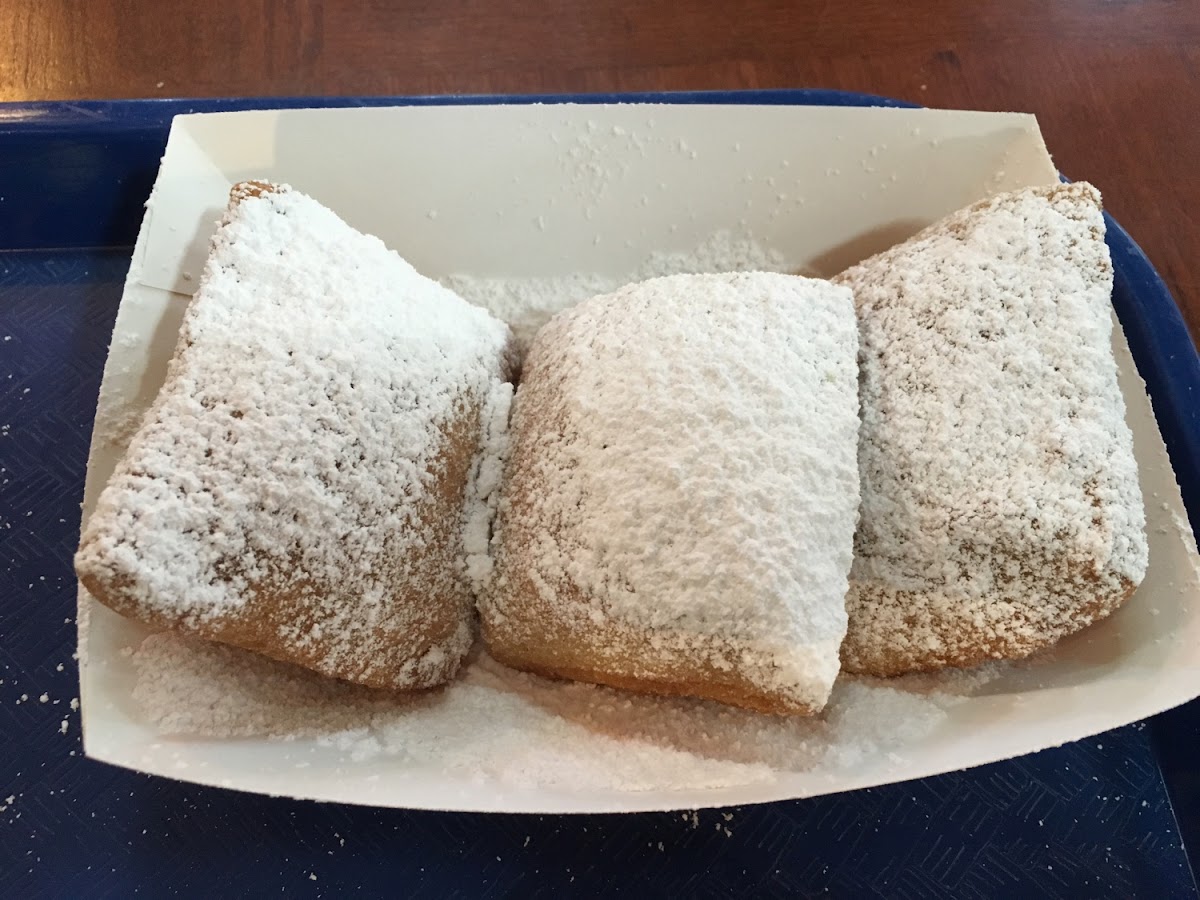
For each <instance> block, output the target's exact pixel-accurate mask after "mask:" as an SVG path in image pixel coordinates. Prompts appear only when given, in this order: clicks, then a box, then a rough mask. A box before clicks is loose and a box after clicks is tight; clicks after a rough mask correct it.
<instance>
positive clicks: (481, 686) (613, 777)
mask: <svg viewBox="0 0 1200 900" xmlns="http://www.w3.org/2000/svg"><path fill="white" fill-rule="evenodd" d="M133 661H134V665H135V666H136V669H137V672H138V678H137V684H136V687H135V689H134V699H135V700H136V701H137V703H138V704H139V706H140V707H141V709H142V711H143V713H144V714H145V716H146V717H147V718H148V719H149V720H150V721H151V722H152V723H153V724H154V725H155V726H156V727H158V729H159V730H160V731H161V732H163V733H164V734H166V735H177V736H187V737H204V738H227V739H232V738H250V737H253V738H264V737H269V738H272V739H275V740H280V741H288V740H293V739H297V738H304V739H308V740H310V741H314V740H315V741H316V743H318V744H319V745H321V746H323V747H325V748H327V749H328V750H332V751H334V752H336V753H338V754H340V756H341V759H342V760H343V761H344V762H345V763H346V764H347V765H352V764H354V763H361V762H366V761H369V760H374V761H378V760H380V759H390V760H394V761H395V762H396V764H397V765H398V766H401V767H405V768H408V767H433V768H437V769H440V770H442V771H444V772H447V773H451V774H457V775H460V776H464V777H471V778H481V777H482V778H488V779H493V780H495V781H496V782H498V783H500V784H503V785H507V786H510V787H564V788H567V787H569V788H571V789H573V790H589V789H591V790H621V791H649V790H683V789H710V788H720V787H731V786H735V785H747V784H756V783H766V782H770V781H773V780H774V779H775V777H776V776H777V775H778V773H780V772H788V771H792V772H800V771H807V770H812V769H820V770H823V771H830V772H835V771H846V770H851V769H853V767H854V766H856V765H858V764H860V763H861V762H863V761H864V760H866V759H869V758H874V757H879V756H886V755H893V756H895V755H896V754H899V753H902V752H903V750H904V746H905V745H906V744H908V743H911V742H913V741H916V740H919V739H921V738H923V737H925V736H927V735H929V734H931V733H933V732H934V731H936V730H937V729H938V728H939V727H940V726H941V724H942V723H943V722H944V721H945V719H946V715H947V710H949V709H950V708H952V707H953V706H955V705H956V704H958V703H961V702H962V701H963V699H964V696H965V695H966V694H969V693H970V691H971V690H973V689H974V688H975V687H978V686H981V685H982V684H983V683H986V681H988V680H989V674H988V673H982V674H981V673H976V674H975V675H974V676H973V678H972V681H973V683H972V684H969V685H965V687H964V688H963V689H962V690H961V691H960V690H956V688H955V685H954V682H953V680H950V681H947V682H945V683H944V684H943V685H942V686H941V687H940V688H938V689H934V688H932V686H931V685H929V684H924V685H923V684H921V683H914V685H913V686H912V687H913V688H914V689H912V690H909V689H908V685H907V684H906V679H893V680H891V681H889V682H887V683H886V684H885V683H883V682H878V681H875V680H872V679H867V678H861V679H860V678H842V679H840V680H839V681H838V683H837V685H836V686H835V687H834V696H833V699H832V701H831V703H830V707H829V709H828V710H827V711H826V712H825V714H823V715H821V716H817V717H812V718H791V717H780V716H768V715H762V714H759V713H754V712H749V711H746V710H740V709H736V708H734V707H730V706H725V705H724V704H720V703H714V702H709V701H704V700H692V699H687V698H677V697H670V698H667V697H651V696H642V695H637V694H630V693H627V692H624V691H620V690H616V689H611V688H604V687H597V686H594V685H589V684H582V683H576V682H567V681H555V680H551V679H546V678H541V677H538V676H536V675H529V674H526V673H523V672H517V671H515V670H512V669H508V668H506V667H504V666H502V665H500V664H499V663H497V662H495V661H494V660H492V659H490V658H489V657H488V656H486V655H480V656H479V657H478V658H477V659H475V660H474V661H473V662H472V663H471V664H470V665H469V666H467V667H466V668H465V670H464V671H463V672H462V674H461V675H460V676H459V678H458V679H457V680H456V681H455V682H453V683H452V684H451V685H450V686H448V687H447V688H444V689H435V690H433V691H428V692H424V693H419V694H410V695H405V694H392V693H386V692H380V691H373V690H371V689H369V688H362V687H358V686H355V685H349V684H345V683H342V682H338V681H334V680H331V679H326V678H322V677H320V676H318V675H314V674H313V673H310V672H308V671H306V670H303V669H299V668H296V667H293V666H289V665H286V664H283V663H277V662H274V661H273V660H269V659H266V658H263V657H258V656H255V655H253V654H251V653H248V652H246V651H242V650H238V649H236V648H232V647H227V646H224V645H221V644H214V643H210V642H207V641H202V640H199V639H196V638H191V637H187V636H183V635H179V634H176V633H173V632H163V633H161V634H157V635H152V636H151V637H149V638H147V639H146V640H145V641H144V642H143V644H142V646H141V647H140V648H139V649H138V651H137V652H136V653H135V654H134V657H133ZM998 672H999V670H996V671H995V672H994V673H992V674H997V673H998Z"/></svg>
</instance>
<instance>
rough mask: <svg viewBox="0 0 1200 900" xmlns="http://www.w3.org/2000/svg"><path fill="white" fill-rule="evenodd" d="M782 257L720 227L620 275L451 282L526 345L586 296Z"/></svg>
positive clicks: (756, 267) (771, 265)
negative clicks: (683, 250) (685, 247)
mask: <svg viewBox="0 0 1200 900" xmlns="http://www.w3.org/2000/svg"><path fill="white" fill-rule="evenodd" d="M787 269H788V265H787V262H786V260H785V259H784V257H783V256H782V255H781V254H780V253H778V252H776V251H773V250H768V249H766V248H764V247H762V246H760V245H759V244H757V243H755V242H754V241H752V240H750V239H749V238H747V237H744V236H739V235H735V234H733V233H732V232H729V231H718V232H715V233H714V234H712V235H711V236H709V237H708V238H707V239H705V240H704V241H703V242H702V243H701V244H700V245H699V246H697V247H696V248H695V249H694V250H692V251H691V252H688V253H653V254H651V255H650V256H649V257H647V259H646V261H645V262H644V263H642V265H641V266H640V267H638V269H637V270H636V271H635V272H631V273H629V274H628V275H626V276H624V277H621V278H613V277H610V276H605V275H595V274H591V273H586V272H581V273H575V274H572V275H563V276H560V277H557V278H546V277H540V278H481V277H478V276H472V275H462V274H456V275H450V276H447V277H446V278H444V279H442V280H443V282H444V283H445V284H446V286H447V287H449V288H451V289H452V290H454V291H456V292H457V293H458V294H460V295H461V296H463V297H465V298H466V299H467V300H469V301H470V302H471V303H474V304H476V305H477V306H482V307H483V308H484V309H486V310H488V311H490V312H491V313H492V315H494V316H497V317H498V318H500V319H503V320H504V321H505V322H507V323H508V324H509V326H510V327H511V328H512V330H513V334H514V335H515V336H516V338H517V341H518V342H519V344H520V345H521V346H522V347H527V346H528V345H529V343H530V341H532V340H533V336H534V334H536V333H537V330H538V329H539V328H541V327H542V326H543V325H545V324H546V322H547V321H549V319H550V317H551V316H553V315H554V314H555V313H557V312H561V311H562V310H564V309H567V308H568V307H571V306H574V305H575V304H576V303H578V302H579V301H581V300H586V299H587V298H588V297H595V296H597V295H599V294H607V293H610V292H611V291H615V290H617V289H618V288H620V287H621V286H623V285H625V284H629V283H630V282H636V281H644V280H646V279H648V278H657V277H659V276H662V275H677V274H681V273H685V272H755V271H758V272H782V271H785V270H787Z"/></svg>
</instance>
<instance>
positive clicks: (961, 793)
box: [0, 92, 1200, 897]
mask: <svg viewBox="0 0 1200 900" xmlns="http://www.w3.org/2000/svg"><path fill="white" fill-rule="evenodd" d="M476 99H477V98H460V100H459V102H466V101H468V100H476ZM588 99H589V100H606V99H618V98H588ZM647 99H675V97H673V96H668V97H665V98H659V97H653V96H651V97H648V98H647ZM683 99H685V100H688V101H690V102H698V101H710V102H711V101H714V100H722V99H723V100H724V101H726V102H728V101H729V100H730V99H733V100H740V101H742V102H776V103H784V102H836V101H839V100H841V101H844V100H845V98H844V97H843V96H842V95H829V94H823V93H820V92H765V93H754V94H749V95H718V96H713V95H687V96H686V97H684V98H683ZM850 99H851V101H852V102H855V103H867V102H871V98H862V97H853V98H850ZM318 102H319V101H303V100H300V101H290V105H317V103H318ZM344 102H345V103H357V102H359V101H344ZM372 102H397V101H395V100H388V101H384V100H380V101H372ZM422 102H432V101H422ZM247 105H259V106H263V105H281V104H280V102H279V101H252V102H249V103H247V102H246V101H217V102H215V103H205V104H193V103H187V102H184V101H171V102H165V103H164V102H155V103H126V104H89V105H78V104H76V105H57V104H56V105H44V106H35V107H20V108H13V107H10V108H8V112H9V115H7V116H5V115H4V112H5V107H3V106H0V197H3V198H4V199H3V200H0V247H2V248H9V247H11V248H23V247H24V248H28V247H58V248H76V249H58V250H54V251H45V250H43V251H40V252H19V253H18V252H9V253H0V470H2V471H0V807H2V809H0V897H10V896H11V897H27V896H47V895H49V896H69V897H78V896H129V895H132V894H133V893H134V892H135V891H137V892H138V893H141V894H146V895H150V896H159V895H174V894H177V893H178V894H182V895H188V896H260V895H267V894H268V893H271V894H273V893H278V892H280V891H283V892H285V893H289V894H290V893H300V892H303V893H304V894H305V895H309V896H328V897H335V896H342V895H344V894H346V893H348V892H350V891H351V890H355V891H360V890H361V891H362V892H364V893H366V894H384V895H399V896H417V897H421V896H430V897H443V896H463V897H474V896H497V897H498V896H526V895H529V896H541V895H545V896H559V895H577V896H595V895H620V894H634V893H637V894H645V895H648V896H665V895H667V894H671V895H685V896H686V895H690V894H699V895H703V896H747V897H752V896H753V897H760V896H807V895H817V894H825V892H826V891H828V892H829V894H832V895H834V896H850V897H885V896H886V897H996V896H1049V897H1081V896H1114V897H1118V896H1119V897H1135V896H1138V897H1192V896H1196V891H1195V885H1194V882H1193V879H1192V876H1191V872H1190V870H1189V867H1188V861H1187V856H1186V854H1185V852H1184V849H1183V845H1182V843H1181V839H1180V835H1179V832H1178V829H1177V826H1176V823H1175V817H1174V813H1173V809H1172V805H1171V802H1170V799H1169V797H1168V790H1167V784H1166V783H1164V779H1163V777H1162V774H1161V772H1160V768H1159V761H1160V760H1162V761H1164V768H1166V769H1167V770H1168V774H1169V775H1171V776H1172V778H1173V785H1172V786H1173V788H1175V789H1176V791H1177V794H1178V796H1179V798H1180V799H1181V800H1182V806H1181V812H1184V813H1186V814H1187V815H1189V816H1192V815H1194V814H1195V813H1196V811H1197V809H1196V804H1197V797H1198V796H1200V794H1198V793H1197V790H1196V788H1197V784H1196V776H1195V774H1194V772H1193V761H1192V760H1191V758H1190V757H1191V751H1192V748H1194V747H1195V738H1196V732H1197V727H1196V722H1197V716H1196V714H1195V711H1194V710H1192V709H1191V708H1190V707H1185V708H1183V709H1182V710H1179V711H1176V712H1174V713H1172V714H1169V716H1167V717H1160V719H1159V720H1157V721H1154V722H1153V723H1152V726H1151V727H1146V726H1145V725H1135V726H1131V727H1128V728H1123V729H1119V730H1117V731H1114V732H1110V733H1108V734H1105V735H1103V736H1100V737H1098V738H1094V739H1089V740H1086V741H1082V742H1079V743H1076V744H1071V745H1068V746H1066V747H1063V748H1059V749H1056V750H1050V751H1045V752H1043V753H1039V754H1036V755H1033V756H1028V757H1024V758H1021V759H1018V760H1011V761H1008V762H1005V763H999V764H996V765H991V766H986V767H982V768H979V769H975V770H971V771H969V772H965V773H955V774H951V775H943V776H938V777H935V778H930V779H925V780H923V781H919V782H913V783H909V784H902V785H893V786H889V787H885V788H878V789H873V790H869V791H858V792H854V793H851V794H844V795H838V796H834V797H823V798H816V799H812V800H803V801H793V802H785V803H775V804H768V805H764V806H757V807H746V808H740V809H733V810H727V811H703V812H700V813H698V814H696V817H695V818H694V819H693V818H692V816H691V815H688V816H686V817H685V816H683V815H682V814H679V813H671V814H641V815H628V816H608V817H604V816H580V817H555V816H544V817H543V816H515V815H514V816H500V815H493V816H486V815H473V814H460V813H425V812H408V811H402V810H371V809H362V808H355V807H345V806H337V805H321V804H315V803H310V802H302V801H291V800H282V799H270V798H264V797H256V796H251V795H242V794H237V793H234V792H229V791H221V790H216V789H205V788H199V787H193V786H189V785H184V784H181V783H177V782H173V781H170V780H167V779H161V778H153V777H148V776H143V775H139V774H136V773H131V772H126V771H124V770H120V769H116V768H113V767H109V766H105V765H103V764H99V763H95V762H92V761H90V760H86V759H84V758H83V757H82V754H81V750H80V746H79V720H78V714H77V713H75V712H74V711H72V710H71V708H70V700H71V699H72V698H73V697H75V696H77V694H78V687H77V685H78V681H77V672H76V668H75V663H74V662H73V660H72V658H71V654H72V650H73V646H74V629H75V626H74V621H73V619H74V597H75V582H74V577H73V574H72V571H71V554H72V552H73V550H74V546H75V543H76V541H77V539H78V527H79V500H80V498H81V496H82V491H83V475H84V469H85V465H86V459H87V449H88V444H89V441H90V432H91V420H92V416H93V413H94V407H95V396H96V390H97V388H98V386H99V380H100V374H101V370H102V367H103V362H104V358H105V355H106V353H107V344H108V340H109V336H110V334H111V328H112V321H113V317H114V316H115V313H116V309H117V304H118V302H119V299H120V291H121V281H122V279H123V277H124V273H125V269H126V267H127V265H128V251H127V250H111V251H104V250H96V249H83V248H88V247H93V248H94V247H95V246H97V245H103V244H110V245H119V244H123V243H128V241H129V240H131V238H132V235H133V234H134V233H135V232H136V228H137V225H138V222H139V221H140V204H141V202H142V201H143V200H144V198H145V196H146V194H147V193H148V192H149V187H150V184H151V182H152V179H153V175H154V171H155V170H156V168H157V161H158V157H159V155H160V154H161V151H162V147H163V144H164V142H165V137H166V129H167V127H168V126H169V121H170V117H171V115H173V114H174V113H176V112H179V111H184V110H186V109H188V108H191V107H195V106H201V107H202V108H205V109H207V108H242V107H245V106H247ZM39 147H40V148H41V151H40V152H39ZM17 162H20V163H21V164H23V165H24V166H26V168H25V169H24V170H23V171H22V172H20V173H14V170H13V168H12V165H13V164H15V163H17ZM72 166H74V168H73V169H72V168H71V167H72ZM64 173H65V174H64ZM60 176H61V180H60ZM47 210H50V211H52V212H53V214H52V215H51V214H50V213H49V212H47ZM33 238H36V239H37V240H36V241H34V240H33ZM1110 243H1112V245H1113V252H1114V259H1115V261H1116V263H1117V267H1118V279H1117V281H1118V284H1117V290H1116V294H1115V296H1114V304H1115V305H1116V307H1117V310H1118V314H1119V315H1120V316H1121V319H1122V323H1123V324H1124V326H1125V328H1126V331H1127V333H1129V337H1130V343H1131V345H1132V346H1133V349H1134V353H1135V358H1136V359H1137V361H1138V364H1139V367H1140V368H1141V369H1142V372H1143V375H1144V376H1146V377H1147V380H1148V382H1149V383H1150V387H1151V391H1152V395H1153V397H1154V400H1155V405H1156V409H1157V410H1158V412H1159V415H1160V418H1163V419H1164V431H1165V432H1166V431H1170V430H1171V429H1173V430H1174V440H1173V442H1172V447H1171V449H1172V452H1173V458H1174V459H1175V463H1176V467H1177V469H1180V473H1179V474H1180V478H1181V481H1183V482H1184V483H1185V485H1184V486H1185V490H1189V491H1190V490H1191V489H1194V487H1195V485H1196V476H1195V472H1194V470H1193V466H1194V461H1195V460H1196V459H1197V458H1198V457H1197V456H1196V455H1194V454H1190V450H1191V448H1192V447H1193V446H1194V444H1193V443H1192V442H1194V440H1195V430H1196V429H1195V422H1194V420H1193V419H1191V418H1190V415H1192V414H1194V410H1193V409H1191V407H1189V406H1188V405H1186V401H1187V397H1188V392H1190V391H1191V390H1192V389H1193V388H1194V386H1195V384H1196V383H1197V381H1196V372H1197V363H1196V357H1195V351H1194V349H1193V348H1192V347H1191V344H1190V341H1188V339H1187V335H1186V332H1183V331H1182V323H1181V321H1179V317H1178V313H1177V311H1175V310H1174V306H1173V305H1172V304H1171V301H1170V298H1169V296H1168V295H1166V293H1165V291H1164V290H1163V289H1162V287H1161V283H1160V282H1158V279H1157V276H1155V275H1154V273H1153V270H1152V269H1150V267H1149V265H1148V263H1146V262H1145V260H1144V257H1142V256H1141V255H1140V252H1139V251H1137V248H1136V246H1134V245H1133V244H1132V243H1131V242H1129V241H1128V238H1127V236H1125V235H1124V234H1123V232H1120V231H1119V230H1118V229H1114V230H1113V234H1112V236H1111V238H1110ZM1164 304H1165V305H1164ZM1168 307H1169V308H1168ZM1172 313H1173V314H1174V318H1172ZM1181 336H1182V337H1181ZM1185 351H1186V352H1185ZM1168 439H1169V441H1170V440H1171V434H1168ZM1181 463H1183V465H1181ZM1192 496H1193V495H1189V500H1191V499H1192ZM1189 509H1190V512H1191V514H1192V517H1193V521H1195V517H1196V506H1195V504H1193V503H1189ZM60 666H61V671H60V670H59V667H60ZM43 694H44V695H45V696H46V697H47V699H46V701H45V702H41V699H40V698H41V697H42V695H43ZM22 698H24V699H22ZM1192 706H1194V704H1193V705H1192ZM64 721H65V722H66V723H67V725H66V727H67V730H66V733H65V734H64V733H63V732H62V723H63V722H64ZM10 796H11V797H12V800H11V801H9V800H8V798H9V797H10ZM726 815H729V816H730V818H728V819H726ZM1186 825H1187V822H1185V826H1186ZM314 875H315V876H316V880H313V879H312V877H311V876H314Z"/></svg>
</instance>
